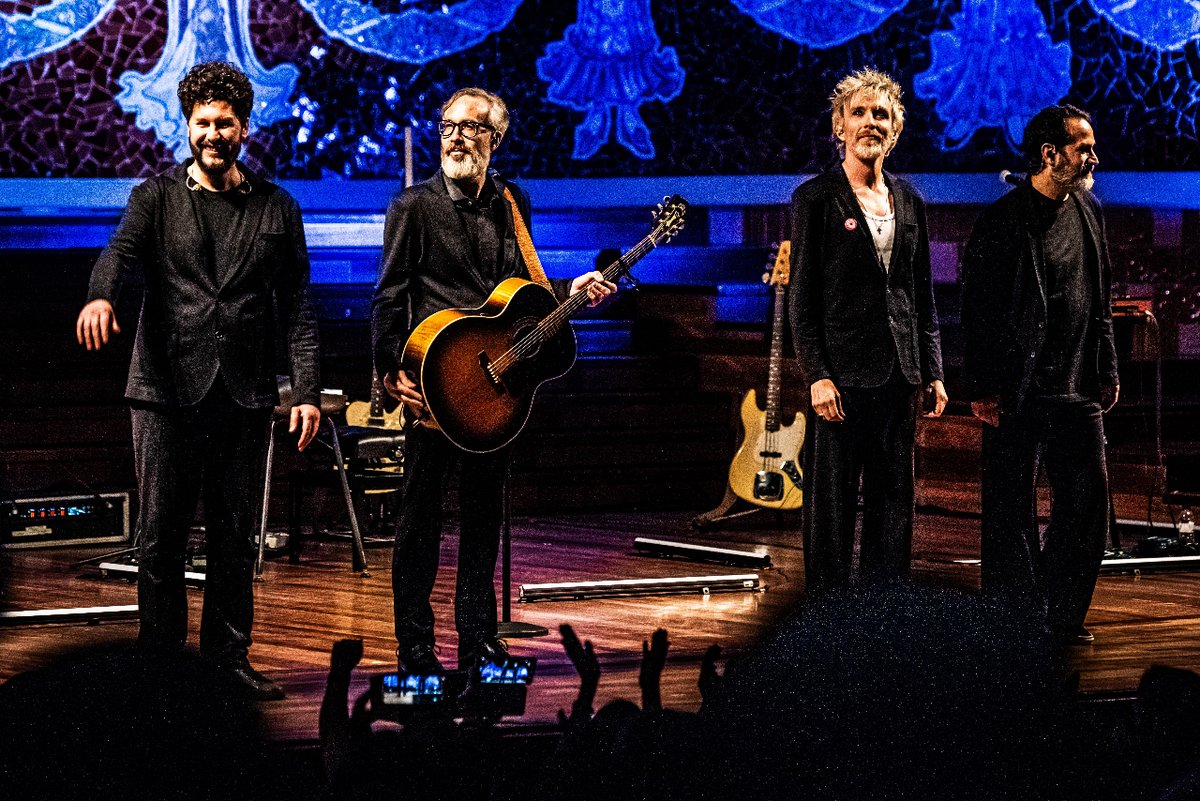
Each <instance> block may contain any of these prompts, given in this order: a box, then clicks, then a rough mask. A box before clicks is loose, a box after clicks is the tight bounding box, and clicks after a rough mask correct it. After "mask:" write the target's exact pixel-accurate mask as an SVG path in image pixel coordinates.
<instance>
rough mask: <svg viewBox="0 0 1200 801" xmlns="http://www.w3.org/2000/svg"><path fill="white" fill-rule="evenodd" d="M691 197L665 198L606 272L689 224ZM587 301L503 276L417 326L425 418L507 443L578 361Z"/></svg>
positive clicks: (416, 367)
mask: <svg viewBox="0 0 1200 801" xmlns="http://www.w3.org/2000/svg"><path fill="white" fill-rule="evenodd" d="M687 207H688V204H687V201H686V200H684V199H683V198H681V197H679V195H674V196H672V197H669V198H663V202H662V203H660V204H659V205H658V210H657V211H656V212H655V213H654V227H653V229H652V230H651V231H650V233H649V234H647V235H646V237H645V238H644V239H642V241H640V242H638V243H637V244H636V245H634V246H633V247H632V248H630V250H629V251H628V252H627V253H625V254H624V255H623V256H621V257H620V258H619V259H617V260H616V261H615V262H613V263H612V264H610V265H609V266H608V267H606V268H604V269H603V270H602V271H601V273H602V274H603V276H604V280H606V281H617V280H618V279H620V278H622V277H623V276H625V275H626V274H628V272H629V269H630V267H632V266H633V265H634V264H635V263H636V262H638V261H639V260H640V259H641V258H642V257H643V256H645V255H646V254H647V253H649V252H650V251H651V250H653V249H654V248H655V247H657V246H658V245H659V244H660V243H662V242H667V241H670V239H671V237H673V236H674V235H675V234H677V233H679V231H680V230H681V229H682V228H683V223H684V218H685V216H686V215H687ZM587 302H588V294H587V293H586V292H577V293H575V294H574V295H571V296H570V297H569V298H567V299H566V300H564V301H563V302H562V303H558V301H557V299H556V298H555V297H554V293H553V292H551V291H550V290H549V289H546V288H545V287H543V286H540V285H538V284H535V283H533V282H531V281H526V280H524V279H521V278H509V279H507V280H505V281H502V282H501V283H500V285H499V286H497V287H496V289H495V290H494V291H493V292H492V294H491V295H490V296H489V297H488V299H487V302H485V303H484V304H483V305H482V306H480V307H479V308H478V309H446V310H444V311H440V312H436V313H434V314H432V315H430V316H429V317H427V318H426V319H425V320H424V321H423V322H422V323H421V324H420V325H418V326H417V327H416V329H414V330H413V332H412V334H410V335H409V337H408V342H406V343H405V345H404V352H403V354H402V355H401V357H400V364H401V367H402V369H404V370H407V371H409V372H410V373H411V374H412V375H415V376H416V377H417V384H418V385H419V386H420V388H421V394H422V395H424V396H425V409H426V414H425V417H423V418H422V419H421V424H422V425H426V426H429V427H431V428H437V429H440V430H441V431H442V432H443V433H444V434H445V435H446V437H447V438H448V439H449V440H450V441H451V442H453V443H454V444H455V445H457V446H458V447H460V448H462V449H463V450H466V451H472V452H475V453H486V452H488V451H494V450H497V449H499V448H502V447H504V446H505V445H507V444H508V443H510V442H512V441H513V440H514V439H515V438H516V436H517V435H518V434H519V433H521V429H523V428H524V427H525V423H526V422H527V421H528V419H529V413H530V410H531V408H532V405H533V397H534V394H535V393H536V391H537V388H538V387H539V386H541V385H542V384H543V383H545V382H546V381H549V380H550V379H553V378H558V377H559V376H561V375H563V374H564V373H566V372H567V370H569V369H571V365H572V364H574V363H575V356H576V352H577V346H576V342H575V332H574V330H573V329H572V328H571V324H570V318H571V317H573V316H574V315H575V314H576V313H578V312H579V311H580V310H581V309H582V308H583V307H584V305H585V304H586V303H587Z"/></svg>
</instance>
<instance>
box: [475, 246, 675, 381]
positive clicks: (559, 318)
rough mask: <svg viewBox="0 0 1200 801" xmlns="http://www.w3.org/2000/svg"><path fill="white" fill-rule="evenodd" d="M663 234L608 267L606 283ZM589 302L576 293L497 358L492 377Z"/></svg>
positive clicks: (518, 359)
mask: <svg viewBox="0 0 1200 801" xmlns="http://www.w3.org/2000/svg"><path fill="white" fill-rule="evenodd" d="M664 233H665V232H660V231H657V230H656V231H654V232H652V233H651V234H650V235H648V236H647V237H646V238H645V239H643V240H642V241H641V242H639V243H637V244H636V245H634V246H633V247H632V248H630V249H629V252H628V253H626V254H625V255H624V256H622V257H621V258H619V259H617V260H616V261H615V262H613V263H612V264H610V265H609V266H608V267H605V268H604V270H603V271H602V272H601V275H603V276H604V280H605V281H611V280H613V279H614V278H620V276H621V275H622V274H623V273H625V272H628V270H629V267H630V266H631V265H632V264H633V262H636V261H638V260H640V259H641V258H642V257H643V256H645V255H646V254H647V253H649V252H650V251H651V250H653V249H654V248H655V247H656V246H657V242H656V241H655V237H656V236H662V235H663V234H664ZM586 300H587V293H586V292H576V293H575V294H574V295H572V296H571V297H569V298H567V299H566V300H565V301H563V302H562V303H561V304H559V306H558V308H556V309H555V310H554V311H553V312H551V313H550V314H549V315H547V317H546V318H545V319H544V320H542V321H541V322H539V323H538V324H537V325H536V326H535V327H534V329H533V331H530V332H529V333H528V334H526V335H525V336H524V337H522V338H521V340H520V341H519V342H517V344H516V345H514V346H513V347H511V348H509V349H508V350H507V351H505V352H504V353H502V354H500V356H498V357H496V359H495V361H493V362H492V363H491V368H492V374H493V376H494V377H495V378H496V379H499V378H500V377H501V376H503V375H504V373H505V372H506V371H507V370H508V369H509V368H510V367H512V365H513V364H515V363H516V362H518V361H520V360H521V359H524V358H526V357H527V356H529V355H530V354H532V353H533V352H535V351H536V350H537V349H538V348H539V347H540V346H541V345H542V343H543V342H545V341H546V340H547V339H548V338H549V337H550V336H553V335H554V334H555V333H556V332H557V331H558V330H559V328H561V327H562V324H563V322H564V321H565V320H567V319H569V318H570V317H571V316H572V315H574V313H575V312H576V311H578V310H579V308H580V307H581V306H583V304H584V302H585V301H586Z"/></svg>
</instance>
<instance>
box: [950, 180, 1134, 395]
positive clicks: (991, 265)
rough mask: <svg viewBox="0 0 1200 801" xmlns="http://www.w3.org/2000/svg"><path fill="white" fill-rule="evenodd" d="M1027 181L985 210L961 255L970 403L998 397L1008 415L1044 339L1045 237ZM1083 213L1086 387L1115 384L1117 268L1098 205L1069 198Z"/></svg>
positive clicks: (1086, 197) (1086, 195)
mask: <svg viewBox="0 0 1200 801" xmlns="http://www.w3.org/2000/svg"><path fill="white" fill-rule="evenodd" d="M1036 191H1037V190H1036V189H1034V188H1033V186H1032V185H1031V184H1030V183H1029V182H1028V181H1026V182H1024V183H1023V184H1021V185H1020V186H1018V187H1017V188H1015V189H1013V190H1012V191H1011V192H1009V193H1008V194H1006V195H1005V196H1004V197H1002V198H1000V199H999V200H997V201H996V202H995V203H993V204H992V205H991V206H989V207H988V208H987V209H985V210H984V212H983V214H982V215H981V216H980V218H979V220H978V221H976V223H975V229H974V230H973V231H972V232H971V239H970V241H969V242H968V243H967V249H966V252H965V253H964V255H963V309H962V323H963V336H964V337H965V340H966V342H965V345H966V349H965V351H964V353H963V384H964V389H965V391H966V394H967V398H968V399H969V400H972V401H974V400H980V399H981V398H987V397H993V396H999V397H1000V400H1001V406H1002V408H1004V409H1005V410H1010V411H1017V410H1019V409H1020V408H1021V406H1022V405H1023V404H1024V402H1025V397H1026V393H1027V391H1028V389H1029V382H1030V380H1031V379H1032V377H1033V373H1034V368H1035V366H1036V363H1037V357H1038V354H1039V353H1041V350H1042V346H1043V345H1044V344H1045V341H1046V313H1047V312H1046V269H1045V259H1044V256H1043V253H1042V240H1041V237H1040V235H1039V234H1038V233H1037V231H1036V230H1035V228H1034V225H1033V223H1034V221H1035V220H1036V216H1035V215H1036V210H1035V206H1034V200H1035V199H1036V198H1034V196H1033V193H1034V192H1036ZM1071 199H1072V201H1073V202H1074V203H1076V204H1077V207H1078V208H1079V210H1080V212H1081V213H1082V215H1083V221H1084V231H1085V239H1086V242H1085V245H1086V247H1087V251H1088V262H1089V263H1090V264H1092V265H1098V266H1099V269H1098V270H1097V272H1096V273H1095V274H1094V276H1093V280H1094V281H1095V293H1094V297H1095V298H1096V303H1095V308H1094V309H1093V315H1094V316H1093V322H1094V323H1095V325H1096V331H1097V336H1096V337H1095V339H1094V340H1093V341H1094V347H1095V352H1094V353H1090V354H1087V355H1086V356H1085V361H1084V364H1085V365H1089V366H1093V367H1094V372H1091V371H1089V374H1088V375H1086V376H1085V379H1086V380H1087V383H1088V385H1089V386H1086V387H1085V389H1088V390H1091V391H1098V389H1099V385H1101V384H1104V385H1109V386H1116V384H1117V383H1118V382H1119V379H1118V377H1117V351H1116V347H1115V346H1114V344H1113V332H1112V307H1111V304H1110V301H1109V299H1110V297H1111V296H1112V270H1111V268H1110V266H1109V260H1108V246H1107V244H1106V242H1105V236H1104V217H1103V214H1102V213H1101V209H1100V203H1099V201H1098V200H1096V198H1095V197H1094V196H1093V195H1092V194H1091V193H1090V192H1081V193H1076V194H1072V195H1071Z"/></svg>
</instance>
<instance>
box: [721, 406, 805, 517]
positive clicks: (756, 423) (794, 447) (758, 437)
mask: <svg viewBox="0 0 1200 801" xmlns="http://www.w3.org/2000/svg"><path fill="white" fill-rule="evenodd" d="M765 422H766V415H765V413H764V412H763V411H762V410H761V409H759V408H758V397H757V396H756V395H755V392H754V390H750V391H749V392H747V393H746V397H745V398H744V399H743V400H742V430H743V431H744V432H745V434H744V436H743V438H742V444H741V447H739V448H738V451H737V453H736V454H734V456H733V462H731V463H730V465H729V487H730V489H732V490H733V493H734V494H735V495H737V497H739V498H741V499H742V500H744V501H748V502H749V503H753V504H755V505H757V506H762V507H765V508H767V509H798V508H799V507H800V505H801V504H802V502H803V500H804V493H803V491H802V490H801V488H800V479H801V472H800V465H799V461H800V448H801V447H802V446H803V445H804V417H803V416H802V415H797V416H796V417H795V419H794V420H793V421H792V423H791V425H782V424H781V425H780V426H779V430H778V431H767V429H766V425H765Z"/></svg>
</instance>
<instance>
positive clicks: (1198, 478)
mask: <svg viewBox="0 0 1200 801" xmlns="http://www.w3.org/2000/svg"><path fill="white" fill-rule="evenodd" d="M1166 467H1167V475H1166V486H1165V487H1164V488H1163V502H1164V503H1169V504H1172V505H1177V506H1200V454H1196V453H1173V454H1170V455H1168V456H1167V459H1166Z"/></svg>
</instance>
